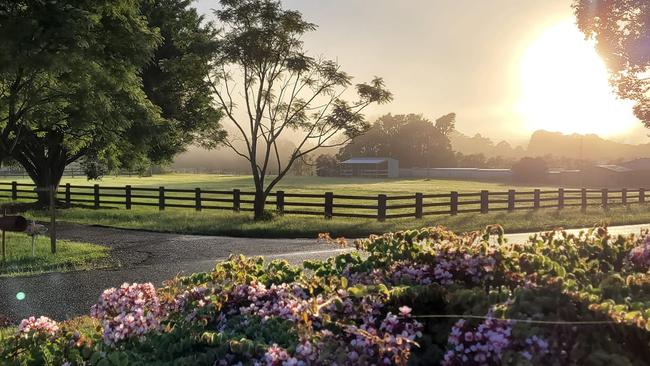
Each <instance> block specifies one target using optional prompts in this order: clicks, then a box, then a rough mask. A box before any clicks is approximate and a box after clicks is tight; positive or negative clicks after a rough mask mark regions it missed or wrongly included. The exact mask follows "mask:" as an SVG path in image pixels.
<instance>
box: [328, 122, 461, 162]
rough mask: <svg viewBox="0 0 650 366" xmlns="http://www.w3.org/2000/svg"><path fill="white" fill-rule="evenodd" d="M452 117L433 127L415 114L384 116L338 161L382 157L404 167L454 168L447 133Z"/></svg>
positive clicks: (344, 148)
mask: <svg viewBox="0 0 650 366" xmlns="http://www.w3.org/2000/svg"><path fill="white" fill-rule="evenodd" d="M455 118H456V115H455V114H454V113H450V114H448V115H445V116H442V117H440V118H438V119H437V120H436V123H435V124H434V123H433V122H431V121H429V120H428V119H426V118H424V117H423V116H422V115H418V114H408V115H404V114H398V115H392V114H387V115H384V116H382V117H380V118H379V119H377V121H375V123H374V124H373V125H372V127H370V129H369V130H368V131H367V132H366V133H365V134H363V135H361V136H358V137H356V138H354V139H353V140H352V141H351V142H350V143H349V144H348V145H346V146H345V147H343V148H342V149H341V150H340V152H339V158H340V159H341V160H345V159H348V158H350V157H357V156H382V157H391V158H394V159H398V160H399V161H400V166H402V167H405V168H411V167H420V168H426V167H432V168H435V167H453V166H455V165H456V161H455V156H454V153H453V151H452V150H451V143H450V141H449V133H450V131H452V130H453V126H454V123H455Z"/></svg>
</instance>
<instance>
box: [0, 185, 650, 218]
mask: <svg viewBox="0 0 650 366" xmlns="http://www.w3.org/2000/svg"><path fill="white" fill-rule="evenodd" d="M34 188H35V185H33V184H26V183H17V182H0V198H9V199H11V200H14V201H15V200H19V199H33V198H36V192H35V191H34ZM646 192H647V190H646V189H645V188H638V189H625V188H624V189H616V190H610V189H607V188H603V189H587V188H582V189H564V188H558V189H556V190H541V189H534V190H524V191H516V190H514V189H511V190H508V191H502V192H490V191H487V190H483V191H480V192H449V193H437V194H423V193H414V194H399V195H392V196H390V195H386V194H378V195H376V196H364V195H350V194H346V195H343V194H334V193H333V192H324V193H322V194H313V193H290V192H284V191H277V192H273V193H271V194H270V195H269V196H268V197H267V201H266V203H267V205H269V206H271V207H273V208H275V211H276V212H277V213H278V214H280V215H283V214H297V215H317V216H323V217H325V218H327V219H331V218H332V217H352V218H371V219H377V220H379V221H384V220H386V219H396V218H407V217H413V218H417V219H420V218H423V217H427V216H433V215H458V214H462V213H489V212H496V211H508V212H512V211H515V210H537V209H541V208H557V209H563V208H565V207H581V209H582V211H585V210H586V209H587V207H588V206H600V207H603V208H605V209H607V208H609V207H610V206H613V205H629V204H632V203H640V204H644V203H646V202H647V200H646V197H647V195H646ZM57 194H58V195H59V197H60V199H61V200H62V201H64V202H65V203H66V204H68V205H73V204H75V205H84V206H90V207H92V208H94V209H99V208H102V207H106V208H109V207H111V208H125V209H127V210H130V209H132V208H133V207H136V206H149V207H158V209H159V210H161V211H162V210H165V209H166V208H186V209H194V210H196V211H201V210H229V211H234V212H239V211H253V205H254V202H255V192H248V191H241V190H239V189H233V190H227V191H226V190H209V189H201V188H194V189H178V188H165V187H158V188H143V187H131V186H129V185H127V186H120V187H118V186H100V185H98V184H95V185H92V186H84V185H71V184H65V185H62V186H59V188H58V190H57Z"/></svg>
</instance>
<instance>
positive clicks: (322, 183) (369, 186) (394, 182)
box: [0, 174, 545, 195]
mask: <svg viewBox="0 0 650 366" xmlns="http://www.w3.org/2000/svg"><path fill="white" fill-rule="evenodd" d="M12 180H16V181H18V182H21V183H31V180H29V179H8V178H5V179H2V180H0V181H5V182H7V181H12ZM66 183H70V184H72V185H93V184H99V185H100V186H112V187H115V186H125V185H131V186H133V187H160V186H164V187H165V188H174V189H194V188H201V189H206V190H208V189H209V190H232V189H234V188H238V189H241V190H242V191H251V190H253V180H252V177H251V176H247V175H216V174H162V175H154V176H151V177H136V176H133V177H128V176H119V177H104V178H103V179H102V180H100V181H88V180H87V179H85V178H69V177H65V178H64V179H63V180H62V181H61V185H64V184H66ZM524 187H528V188H531V186H524V185H513V184H504V183H494V182H476V181H462V180H446V179H406V178H394V179H375V178H340V177H294V176H288V177H286V178H285V179H283V180H282V181H281V182H280V184H278V186H277V187H276V188H275V189H274V190H284V191H286V192H287V193H289V192H291V193H323V192H328V191H331V192H334V193H336V194H361V195H377V194H379V193H385V194H405V193H416V192H419V193H425V194H427V193H429V194H434V193H449V192H451V191H458V192H478V191H480V190H482V189H486V190H491V191H506V190H508V189H509V188H524ZM534 188H545V187H539V186H536V187H534Z"/></svg>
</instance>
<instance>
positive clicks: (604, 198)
mask: <svg viewBox="0 0 650 366" xmlns="http://www.w3.org/2000/svg"><path fill="white" fill-rule="evenodd" d="M607 193H608V190H607V188H603V190H602V199H601V200H602V202H601V203H602V206H603V209H605V210H607V209H608V208H609V206H608V204H609V199H608V197H607Z"/></svg>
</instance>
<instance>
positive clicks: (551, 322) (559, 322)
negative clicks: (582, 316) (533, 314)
mask: <svg viewBox="0 0 650 366" xmlns="http://www.w3.org/2000/svg"><path fill="white" fill-rule="evenodd" d="M411 318H467V319H483V320H488V319H489V320H496V321H504V322H516V323H528V324H548V325H604V324H620V323H619V322H616V321H613V320H588V321H564V320H533V319H509V318H495V317H493V316H480V315H457V314H433V315H412V316H411Z"/></svg>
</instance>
